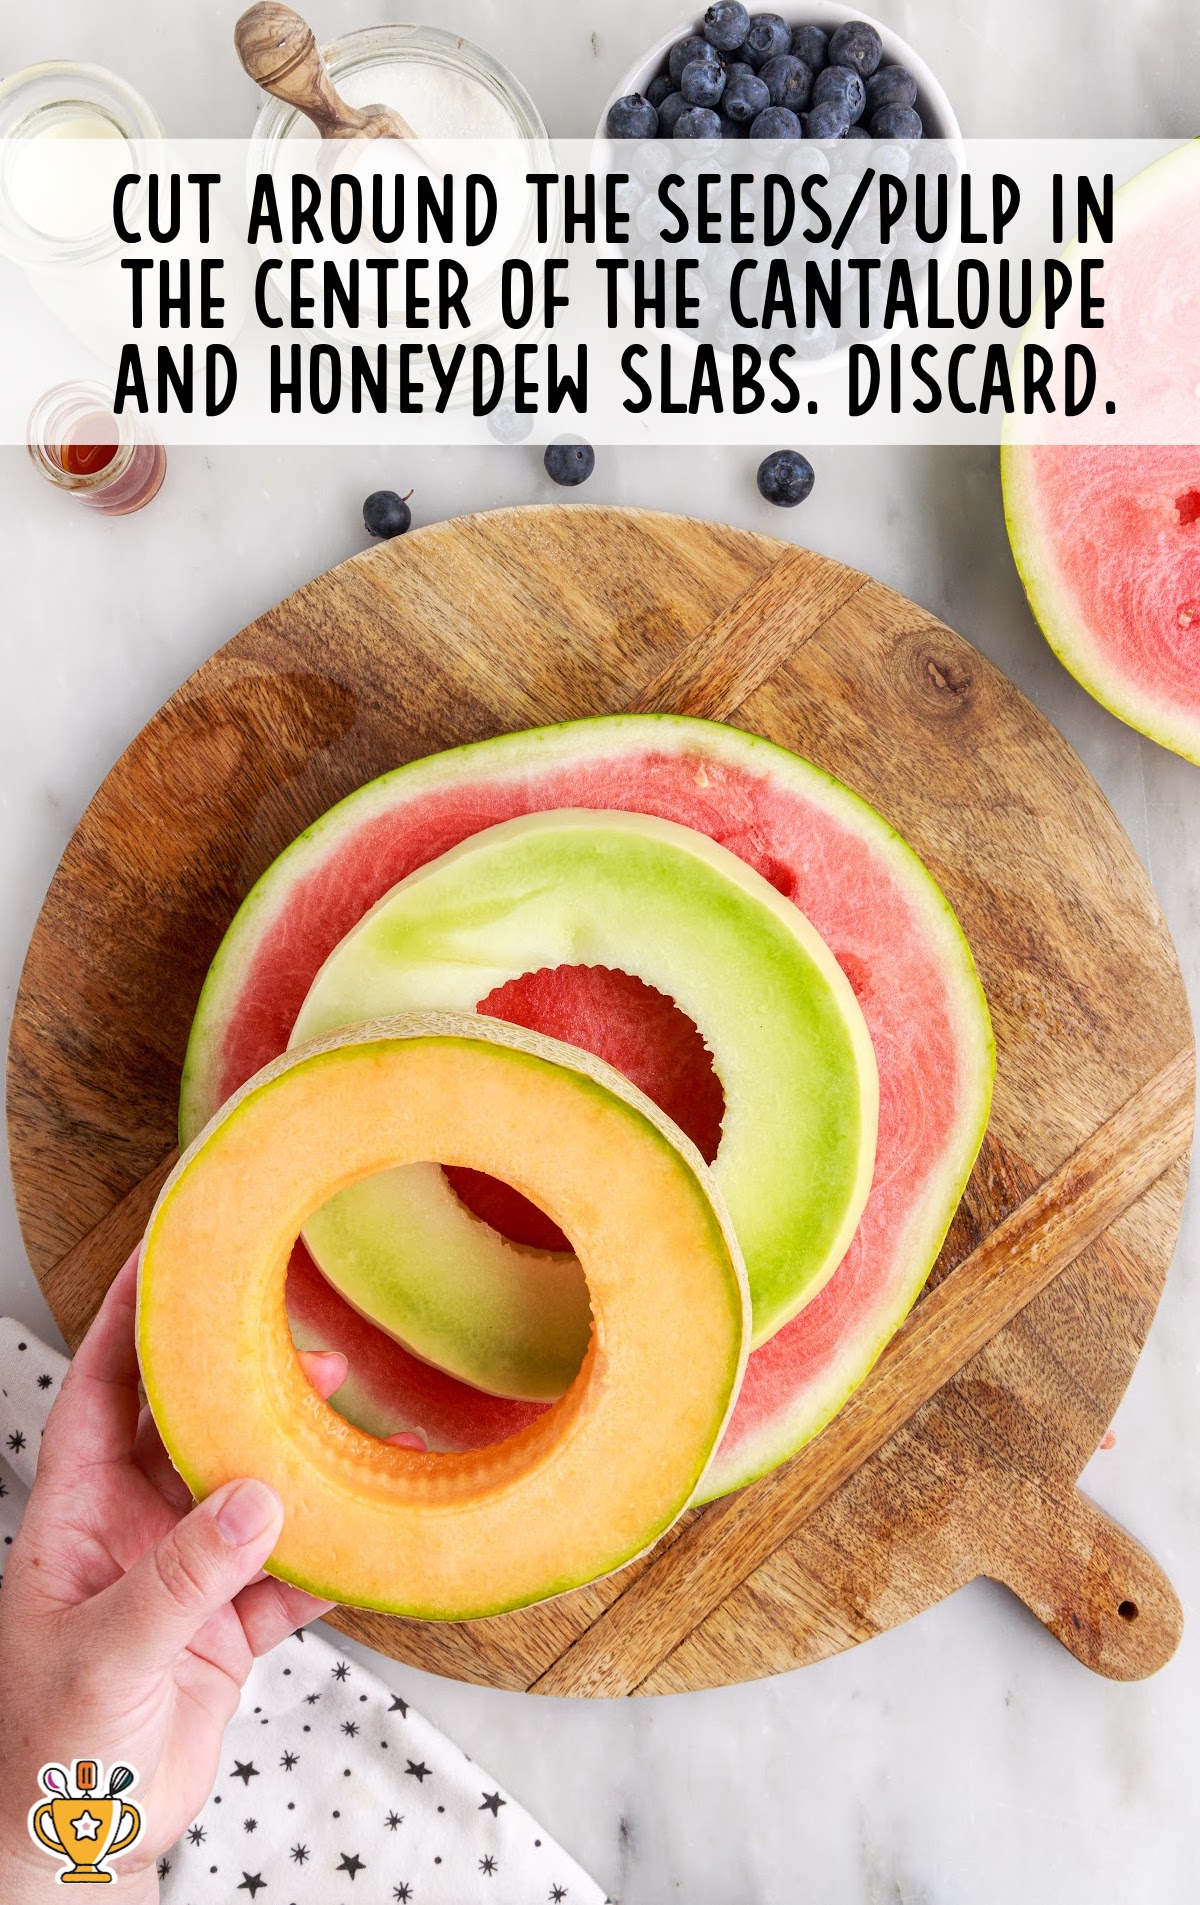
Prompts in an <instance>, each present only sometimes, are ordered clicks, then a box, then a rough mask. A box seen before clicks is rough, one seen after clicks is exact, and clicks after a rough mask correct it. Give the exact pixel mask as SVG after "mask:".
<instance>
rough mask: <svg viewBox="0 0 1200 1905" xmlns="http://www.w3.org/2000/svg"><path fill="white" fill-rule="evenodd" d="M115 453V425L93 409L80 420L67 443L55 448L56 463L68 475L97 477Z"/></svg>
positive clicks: (99, 411) (108, 418)
mask: <svg viewBox="0 0 1200 1905" xmlns="http://www.w3.org/2000/svg"><path fill="white" fill-rule="evenodd" d="M116 454H117V429H116V424H115V423H114V421H113V419H112V417H109V416H106V415H105V413H104V412H103V411H102V410H97V411H94V412H93V413H92V415H91V416H89V417H82V418H81V419H80V421H79V422H78V423H77V424H76V425H75V427H74V429H73V430H72V431H71V434H70V436H69V437H68V439H67V441H66V442H65V443H63V444H60V445H59V451H58V460H59V462H60V463H61V464H62V466H63V469H64V470H65V471H66V472H67V475H68V476H98V475H99V474H100V471H101V470H106V469H107V468H108V466H109V464H110V463H111V462H112V460H113V458H114V457H115V456H116Z"/></svg>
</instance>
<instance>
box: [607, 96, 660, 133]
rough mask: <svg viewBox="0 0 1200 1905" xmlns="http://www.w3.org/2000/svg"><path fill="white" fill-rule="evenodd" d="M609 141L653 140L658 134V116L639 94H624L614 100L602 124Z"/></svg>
mask: <svg viewBox="0 0 1200 1905" xmlns="http://www.w3.org/2000/svg"><path fill="white" fill-rule="evenodd" d="M604 124H605V127H606V129H607V131H608V136H609V138H610V139H653V138H654V136H655V134H656V133H657V132H658V114H657V113H656V112H655V110H654V107H653V106H652V105H651V104H650V101H649V100H648V99H644V98H643V97H642V95H641V93H626V95H625V97H624V99H615V100H614V101H613V103H612V105H611V106H610V107H609V109H608V118H607V119H606V120H605V122H604Z"/></svg>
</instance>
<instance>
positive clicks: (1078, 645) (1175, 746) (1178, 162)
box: [1000, 140, 1200, 764]
mask: <svg viewBox="0 0 1200 1905" xmlns="http://www.w3.org/2000/svg"><path fill="white" fill-rule="evenodd" d="M1175 195H1178V196H1179V197H1180V198H1182V199H1184V200H1186V201H1187V203H1188V206H1189V209H1190V210H1191V212H1192V216H1193V218H1195V216H1196V210H1197V208H1198V207H1200V140H1190V141H1188V142H1187V143H1186V144H1185V145H1181V146H1179V147H1178V148H1176V150H1175V151H1173V152H1169V153H1167V154H1166V156H1165V157H1163V158H1161V159H1157V160H1155V162H1154V163H1153V164H1152V165H1149V166H1147V167H1146V168H1145V169H1144V170H1143V171H1141V172H1139V173H1138V174H1137V175H1136V176H1135V177H1134V178H1132V179H1131V180H1129V182H1128V183H1127V184H1125V185H1123V186H1121V187H1120V189H1119V190H1118V192H1117V193H1116V195H1115V221H1116V222H1115V227H1114V230H1115V242H1114V245H1113V246H1112V247H1111V248H1110V249H1109V252H1108V254H1107V258H1106V266H1107V267H1108V268H1107V269H1106V272H1105V277H1106V278H1107V277H1108V276H1110V275H1111V266H1112V263H1113V261H1114V259H1115V256H1116V254H1117V253H1118V252H1119V249H1120V244H1121V238H1122V235H1127V236H1132V235H1134V234H1136V232H1137V231H1138V230H1139V228H1140V227H1143V226H1144V225H1145V224H1146V223H1149V222H1154V223H1159V224H1163V225H1165V224H1166V223H1167V222H1168V220H1169V219H1170V216H1171V212H1170V208H1171V203H1172V200H1173V198H1174V196H1175ZM1082 255H1083V247H1082V246H1081V245H1079V244H1078V243H1073V244H1071V245H1069V246H1067V248H1066V249H1065V250H1064V252H1063V253H1062V258H1063V262H1064V263H1065V264H1067V265H1068V266H1069V267H1071V268H1072V269H1074V267H1075V266H1076V264H1077V261H1078V260H1079V259H1080V258H1081V257H1082ZM1179 263H1180V269H1181V270H1182V269H1185V268H1186V267H1187V266H1188V265H1190V263H1191V257H1190V255H1186V256H1181V258H1180V261H1179ZM1044 303H1045V300H1044V297H1043V298H1041V299H1039V300H1038V303H1037V305H1036V306H1035V308H1034V311H1033V314H1032V317H1031V319H1030V323H1029V326H1028V329H1027V330H1026V332H1025V335H1024V337H1023V339H1022V343H1023V344H1024V343H1025V342H1028V341H1030V340H1037V339H1041V338H1043V337H1045V336H1046V331H1045V315H1044ZM1162 316H1163V319H1164V321H1166V322H1168V323H1171V324H1177V313H1175V314H1173V313H1172V312H1169V311H1166V310H1164V311H1163V313H1162ZM1137 330H1138V335H1137V339H1136V349H1137V352H1138V354H1139V356H1140V358H1141V360H1142V362H1143V363H1144V365H1145V370H1146V374H1147V376H1148V377H1151V378H1154V379H1157V381H1158V386H1159V387H1158V389H1157V392H1156V396H1155V399H1154V402H1155V407H1156V409H1158V410H1160V411H1161V410H1162V409H1163V407H1164V406H1165V407H1166V408H1167V410H1168V413H1170V414H1179V415H1180V416H1181V417H1185V418H1186V414H1187V409H1188V408H1189V407H1191V408H1194V405H1195V395H1196V392H1195V389H1193V388H1192V385H1193V383H1194V372H1193V371H1188V372H1187V377H1186V384H1187V387H1186V389H1184V388H1180V389H1178V390H1177V389H1176V388H1175V385H1176V384H1177V383H1178V379H1179V377H1180V376H1181V375H1182V374H1183V373H1184V371H1185V370H1186V366H1185V365H1184V364H1183V363H1182V362H1174V361H1168V360H1167V358H1166V357H1165V355H1164V353H1163V352H1161V351H1160V350H1159V349H1158V347H1157V345H1156V340H1155V338H1154V336H1153V335H1152V334H1147V332H1146V330H1145V327H1144V326H1141V325H1139V326H1138V327H1137ZM1125 347H1126V349H1129V348H1130V340H1129V339H1128V338H1127V339H1126V344H1125ZM1097 348H1098V349H1102V348H1103V344H1102V343H1101V344H1100V345H1098V346H1097ZM1118 407H1119V409H1120V410H1121V411H1122V413H1123V414H1122V418H1121V422H1122V441H1121V442H1120V443H1116V444H1114V445H1113V446H1111V448H1108V449H1102V450H1101V451H1100V452H1099V454H1101V455H1107V456H1108V457H1110V458H1113V459H1120V460H1121V461H1122V462H1123V463H1127V464H1128V469H1129V483H1130V488H1131V490H1135V491H1136V490H1137V489H1138V488H1139V465H1140V464H1144V463H1145V462H1146V459H1147V455H1148V452H1147V450H1145V449H1144V448H1141V447H1139V446H1138V445H1137V444H1133V443H1130V442H1128V440H1127V439H1128V420H1127V416H1126V415H1125V414H1124V413H1125V412H1126V411H1127V409H1128V406H1127V405H1125V404H1120V405H1119V406H1118ZM1183 427H1184V430H1185V432H1189V431H1190V434H1191V435H1192V436H1193V437H1194V434H1195V425H1194V423H1193V424H1191V425H1188V424H1187V423H1186V421H1185V423H1184V426H1183ZM1036 429H1037V422H1036V419H1034V420H1030V419H1021V420H1017V419H1014V420H1012V421H1010V422H1006V425H1005V429H1004V432H1003V436H1002V441H1001V448H1000V477H1001V488H1002V492H1003V498H1004V516H1005V522H1006V525H1007V528H1008V537H1009V543H1010V545H1011V547H1012V553H1013V560H1014V562H1015V563H1016V567H1017V572H1018V574H1019V575H1020V578H1021V582H1022V584H1023V586H1024V589H1025V593H1026V596H1027V597H1028V600H1029V605H1030V608H1031V609H1032V611H1033V615H1034V618H1035V620H1036V621H1037V623H1038V626H1039V627H1040V629H1041V631H1042V634H1043V635H1044V636H1045V638H1046V641H1047V642H1048V644H1049V646H1050V648H1051V649H1052V650H1053V652H1054V654H1055V655H1056V656H1057V657H1058V659H1059V661H1060V662H1061V663H1062V664H1063V666H1064V668H1066V669H1067V670H1068V672H1069V673H1070V674H1071V675H1073V676H1074V678H1075V680H1076V681H1078V682H1079V684H1080V686H1081V687H1082V688H1084V689H1086V690H1087V692H1088V694H1089V695H1091V696H1092V698H1093V700H1095V701H1098V702H1099V703H1100V705H1101V706H1102V707H1104V708H1106V709H1107V710H1108V712H1109V713H1110V714H1113V715H1115V716H1116V717H1117V719H1118V720H1120V721H1124V722H1125V723H1127V725H1128V726H1130V727H1132V728H1135V729H1136V730H1137V731H1138V732H1139V733H1141V734H1144V735H1146V737H1147V738H1148V739H1149V740H1152V741H1156V742H1158V743H1159V745H1160V746H1162V747H1165V748H1169V749H1171V751H1172V752H1174V753H1176V754H1180V755H1182V756H1183V758H1184V759H1185V760H1188V761H1192V762H1195V763H1197V764H1200V669H1198V671H1197V675H1196V680H1195V705H1194V706H1191V707H1189V706H1188V705H1187V704H1186V702H1184V701H1181V700H1180V699H1179V698H1178V697H1177V696H1173V695H1171V694H1169V693H1167V692H1166V691H1165V688H1164V691H1163V692H1161V693H1156V692H1154V690H1153V688H1152V687H1149V686H1148V685H1147V684H1146V683H1145V682H1144V681H1139V680H1138V679H1137V678H1136V677H1135V675H1134V674H1133V673H1132V672H1131V669H1130V666H1129V665H1128V663H1127V664H1126V665H1124V666H1123V665H1122V662H1121V658H1120V657H1119V656H1118V655H1117V654H1116V653H1115V651H1114V649H1113V646H1112V642H1111V635H1112V629H1111V628H1104V629H1098V628H1097V627H1095V626H1094V623H1093V622H1092V621H1091V620H1090V619H1089V618H1088V617H1087V616H1086V615H1085V614H1084V612H1083V610H1082V608H1081V605H1080V603H1079V601H1078V600H1077V599H1076V597H1075V596H1074V595H1073V593H1072V591H1071V588H1070V587H1069V585H1068V583H1067V581H1066V578H1065V576H1064V574H1063V570H1062V563H1061V558H1060V553H1059V551H1058V550H1057V548H1056V546H1055V544H1054V542H1053V540H1052V539H1051V538H1050V537H1049V536H1048V535H1047V534H1046V533H1045V528H1044V524H1043V512H1042V510H1041V508H1040V507H1039V454H1041V455H1047V454H1048V455H1050V456H1051V457H1052V458H1053V459H1055V460H1065V459H1066V458H1067V457H1069V456H1077V457H1079V458H1081V459H1083V458H1087V457H1088V456H1089V455H1095V454H1097V451H1096V449H1095V447H1094V446H1089V445H1087V444H1081V445H1079V446H1078V447H1076V446H1071V447H1070V448H1068V447H1066V446H1043V445H1039V444H1038V443H1037V442H1036V440H1035V436H1036ZM1160 433H1161V432H1160V425H1159V423H1158V422H1156V423H1155V425H1154V434H1155V436H1156V437H1157V436H1158V435H1160ZM1182 440H1183V441H1185V442H1186V441H1187V437H1186V435H1185V436H1184V438H1183V439H1182ZM1198 479H1200V464H1198V465H1197V472H1196V477H1195V478H1193V479H1192V481H1191V484H1190V485H1189V486H1192V487H1194V486H1196V483H1197V480H1198ZM1103 527H1104V525H1095V524H1094V523H1093V522H1092V521H1091V520H1090V518H1088V517H1087V516H1086V514H1085V513H1084V512H1083V510H1082V509H1081V511H1080V514H1079V534H1080V535H1081V536H1083V537H1087V538H1089V539H1090V538H1091V537H1093V536H1094V535H1095V534H1096V533H1097V532H1098V530H1099V531H1102V529H1103ZM1195 533H1196V534H1197V535H1198V536H1200V529H1198V530H1197V531H1196V532H1195ZM1106 636H1108V637H1109V638H1110V639H1109V640H1108V641H1107V642H1106V640H1105V637H1106Z"/></svg>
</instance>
